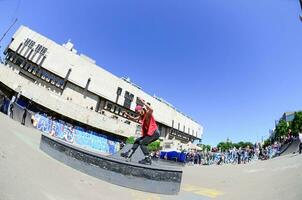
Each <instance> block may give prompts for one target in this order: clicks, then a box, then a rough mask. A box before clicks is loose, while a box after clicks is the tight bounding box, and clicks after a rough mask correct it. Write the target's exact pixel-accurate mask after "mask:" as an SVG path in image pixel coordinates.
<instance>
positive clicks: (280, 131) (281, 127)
mask: <svg viewBox="0 0 302 200" xmlns="http://www.w3.org/2000/svg"><path fill="white" fill-rule="evenodd" d="M275 131H276V137H277V138H280V137H281V136H283V135H286V134H287V131H288V125H287V123H286V121H285V120H283V119H281V120H280V121H279V123H278V124H277V126H276V130H275Z"/></svg>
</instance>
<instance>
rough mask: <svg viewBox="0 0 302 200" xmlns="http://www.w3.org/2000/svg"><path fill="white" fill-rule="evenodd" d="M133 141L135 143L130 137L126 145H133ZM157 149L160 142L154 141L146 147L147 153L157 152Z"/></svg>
mask: <svg viewBox="0 0 302 200" xmlns="http://www.w3.org/2000/svg"><path fill="white" fill-rule="evenodd" d="M134 141H135V137H133V136H130V137H128V138H127V140H126V143H127V144H134ZM159 147H160V141H159V140H156V141H154V142H152V143H151V144H149V145H148V149H149V151H157V150H159Z"/></svg>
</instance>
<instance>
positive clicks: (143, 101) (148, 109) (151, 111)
mask: <svg viewBox="0 0 302 200" xmlns="http://www.w3.org/2000/svg"><path fill="white" fill-rule="evenodd" d="M138 99H139V100H140V101H141V102H142V104H143V105H144V106H145V107H146V109H147V112H148V114H149V115H151V114H152V113H153V109H152V107H151V106H150V105H148V104H147V103H146V102H145V100H143V99H142V98H138Z"/></svg>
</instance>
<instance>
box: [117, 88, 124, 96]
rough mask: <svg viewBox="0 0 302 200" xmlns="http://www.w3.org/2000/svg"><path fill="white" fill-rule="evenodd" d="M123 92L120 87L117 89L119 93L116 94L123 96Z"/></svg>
mask: <svg viewBox="0 0 302 200" xmlns="http://www.w3.org/2000/svg"><path fill="white" fill-rule="evenodd" d="M122 91H123V89H122V88H120V87H118V88H117V91H116V94H117V95H121V94H122Z"/></svg>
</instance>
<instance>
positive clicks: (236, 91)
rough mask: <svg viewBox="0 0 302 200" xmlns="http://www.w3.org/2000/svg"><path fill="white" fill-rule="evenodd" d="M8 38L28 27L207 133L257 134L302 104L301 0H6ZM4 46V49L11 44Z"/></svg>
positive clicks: (3, 18) (0, 18)
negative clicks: (70, 47) (161, 101)
mask: <svg viewBox="0 0 302 200" xmlns="http://www.w3.org/2000/svg"><path fill="white" fill-rule="evenodd" d="M0 9H1V12H0V35H1V36H2V34H3V33H4V32H5V30H6V29H7V28H8V27H9V25H10V24H11V23H12V21H13V19H14V18H15V17H18V19H19V20H18V23H17V24H16V26H14V28H13V29H12V30H11V31H10V32H9V34H8V36H7V37H6V38H5V39H4V40H3V41H2V42H1V43H0V45H1V46H5V45H6V44H7V42H8V41H9V38H10V37H11V35H12V34H13V32H14V31H15V30H16V29H17V28H18V27H19V26H20V25H21V24H23V25H25V26H28V27H30V28H31V29H33V30H35V31H37V32H39V33H41V34H43V35H45V36H47V37H49V38H51V39H52V40H54V41H56V42H58V43H64V42H66V41H67V40H68V39H71V41H72V42H73V43H74V44H75V48H76V49H77V50H78V51H79V52H80V53H84V54H86V55H88V56H90V57H91V58H93V59H95V60H96V61H97V64H98V65H100V66H102V67H103V68H105V69H106V70H108V71H110V72H112V73H113V74H115V75H117V76H120V77H121V76H123V77H130V78H131V80H132V81H133V82H134V83H136V84H137V85H139V86H141V87H142V88H143V89H144V90H145V91H147V92H148V93H150V94H156V95H157V96H160V97H163V98H164V99H166V100H167V101H169V102H170V103H172V104H173V105H174V106H176V107H177V108H179V110H181V111H183V112H184V113H186V114H188V115H189V116H192V117H193V118H194V119H196V120H197V121H198V122H200V123H201V124H202V125H203V126H204V137H203V141H204V143H207V144H212V145H215V144H217V143H218V142H220V141H223V140H225V139H226V138H230V139H231V140H232V141H234V142H238V141H240V140H244V141H252V142H254V141H256V140H260V139H261V138H262V137H267V136H268V130H269V129H272V128H273V127H274V120H275V119H278V118H280V116H281V115H282V113H283V112H285V111H295V110H300V109H301V107H302V92H301V85H302V84H301V83H302V81H301V77H302V67H301V66H302V62H301V60H302V59H301V58H302V56H301V55H302V51H301V50H302V49H301V47H302V23H301V22H300V21H299V18H298V15H299V13H300V10H299V4H298V0H253V1H252V0H250V1H242V0H228V1H219V0H190V1H179V0H164V1H163V0H152V1H141V0H129V1H125V0H110V1H109V0H107V1H104V0H98V1H92V0H87V1H84V0H83V1H80V0H79V1H67V0H66V1H51V0H48V1H46V0H45V1H39V0H35V1H34V0H28V1H19V0H0ZM3 49H4V48H3V47H2V48H1V49H0V51H3Z"/></svg>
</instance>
